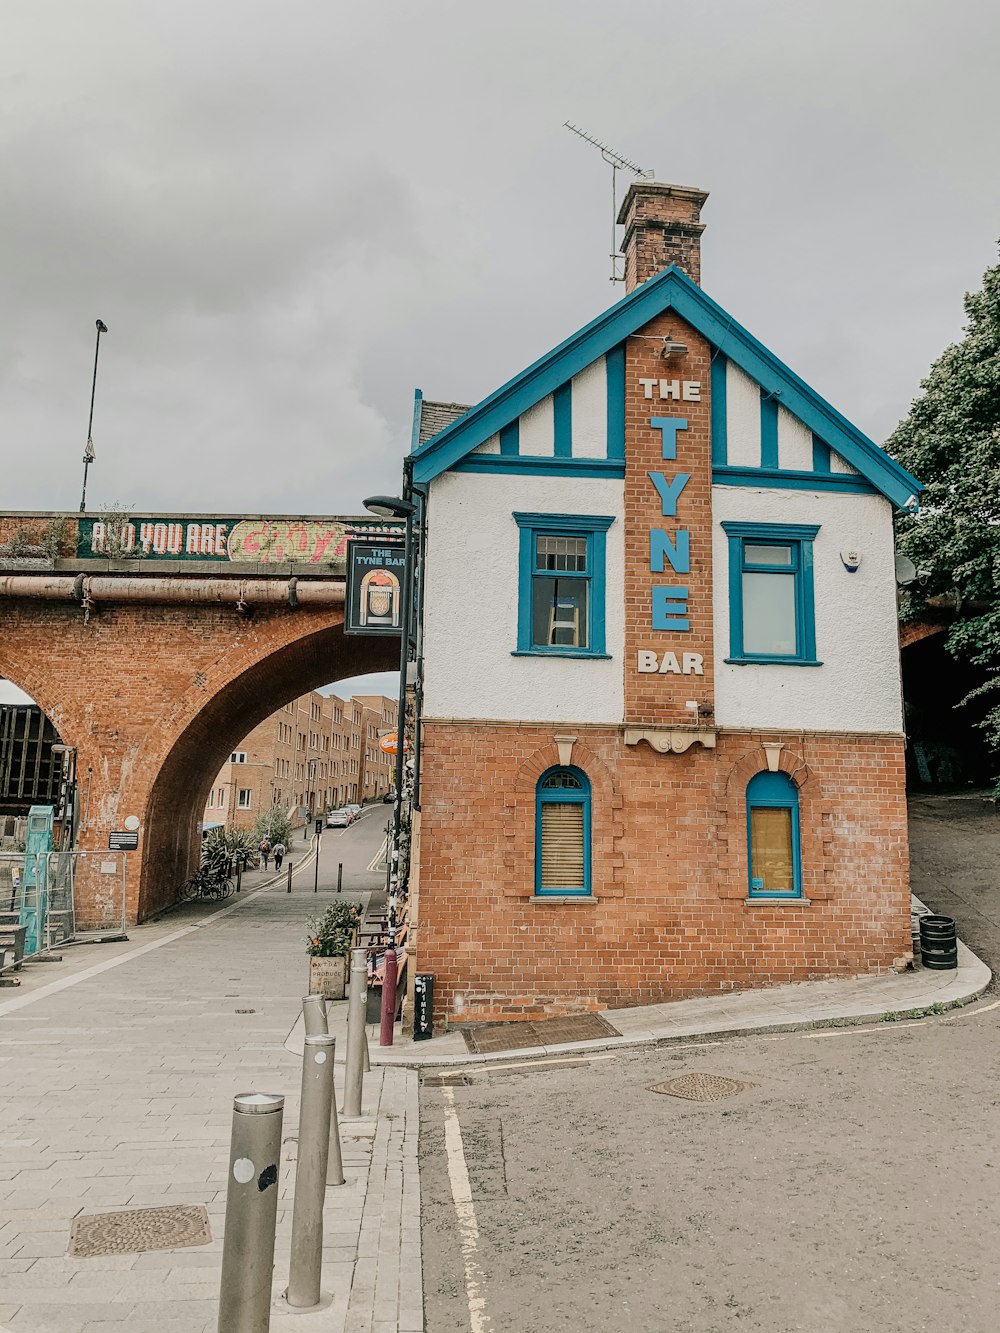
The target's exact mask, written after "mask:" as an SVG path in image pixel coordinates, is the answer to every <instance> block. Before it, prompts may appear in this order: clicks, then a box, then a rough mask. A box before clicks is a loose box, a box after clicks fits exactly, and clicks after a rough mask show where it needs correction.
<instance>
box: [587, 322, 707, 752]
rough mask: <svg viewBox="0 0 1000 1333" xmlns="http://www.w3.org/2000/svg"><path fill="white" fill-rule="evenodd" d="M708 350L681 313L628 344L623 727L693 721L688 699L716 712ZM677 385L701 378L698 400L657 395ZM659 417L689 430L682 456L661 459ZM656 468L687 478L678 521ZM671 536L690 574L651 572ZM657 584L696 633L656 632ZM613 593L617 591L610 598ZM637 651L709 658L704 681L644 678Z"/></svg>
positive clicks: (683, 434)
mask: <svg viewBox="0 0 1000 1333" xmlns="http://www.w3.org/2000/svg"><path fill="white" fill-rule="evenodd" d="M667 335H670V336H671V337H672V338H673V339H674V340H675V341H677V342H682V343H685V344H686V345H687V347H688V352H687V355H686V356H684V357H683V358H681V359H680V360H679V361H676V362H675V361H671V362H667V361H665V360H664V358H663V357H662V356H661V355H660V352H661V349H662V346H663V341H662V340H663V338H664V337H665V336H667ZM710 358H711V349H710V347H709V345H708V343H707V342H706V341H705V339H704V338H703V337H701V335H700V334H698V333H696V332H695V330H694V329H692V328H691V327H690V326H689V325H688V324H685V323H684V321H683V320H680V319H677V318H676V316H674V315H661V316H660V317H659V318H657V319H654V320H652V321H651V322H650V323H649V324H647V325H646V326H645V328H644V329H643V330H642V333H641V335H639V336H636V337H633V338H629V339H628V343H627V345H626V376H625V385H626V389H625V432H626V439H627V440H628V449H627V454H626V464H625V721H626V722H632V723H639V722H641V723H646V724H656V725H660V726H676V725H678V724H681V725H683V724H685V723H690V722H691V721H692V716H691V713H690V712H689V711H687V710H686V709H685V707H684V704H685V701H686V700H688V699H698V700H699V701H702V700H703V701H706V702H707V703H708V704H709V705H710V706H713V707H714V689H713V684H712V675H713V655H712V436H711V407H710V400H709V374H710V370H709V366H710ZM641 379H653V380H656V381H657V388H656V390H655V393H656V396H655V397H654V398H652V399H649V398H646V397H645V396H644V390H643V387H642V386H641V384H640V382H639V381H640V380H641ZM661 379H666V380H668V381H669V382H670V383H671V384H673V382H675V381H676V382H677V384H678V385H680V384H681V383H682V382H683V381H685V380H687V381H700V384H701V401H700V402H683V401H673V400H670V399H667V400H661V399H660V398H659V396H658V395H659V387H658V382H659V380H661ZM654 417H667V418H671V417H680V418H682V419H684V420H686V421H687V423H688V425H687V429H686V430H682V431H678V432H677V459H676V461H671V460H667V459H664V458H663V456H662V455H663V436H662V433H661V431H660V430H659V429H657V428H654V427H652V426H651V425H650V424H649V423H650V419H651V418H654ZM650 472H657V473H660V474H661V475H663V476H664V477H665V478H666V479H667V481H668V482H669V481H670V480H671V478H673V477H674V476H676V475H677V474H680V473H686V474H688V475H689V476H690V480H689V481H688V482H687V484H686V485H685V486H684V489H683V490H682V491H681V493H680V496H679V497H678V499H677V503H676V506H675V507H676V510H677V516H676V517H675V518H671V517H665V516H664V514H663V503H662V501H661V499H660V496H659V494H658V492H657V490H656V487H655V486H654V485H653V482H652V481H651V480H650V477H649V474H650ZM651 528H660V529H663V530H665V531H666V532H667V533H668V534H669V535H670V536H671V537H673V536H674V534H675V533H676V531H677V530H678V529H686V530H688V531H689V533H690V551H691V555H690V559H691V568H690V572H689V573H688V574H679V573H675V572H674V571H673V570H672V569H671V567H670V564H669V562H667V561H664V572H663V573H662V574H659V573H658V574H654V573H652V572H651V571H650V550H649V541H650V538H649V533H650V529H651ZM654 585H661V586H670V587H677V586H679V587H686V588H687V589H688V605H687V619H688V621H689V623H690V627H691V628H690V630H689V631H655V630H654V629H653V628H652V590H653V587H654ZM612 595H613V594H612ZM639 649H650V650H655V651H657V652H658V653H659V654H661V656H662V652H663V650H665V649H669V650H671V651H673V652H674V653H675V655H676V656H677V658H678V661H679V662H680V661H682V654H683V653H685V652H695V653H699V654H701V656H702V658H703V670H704V675H701V676H698V675H672V674H664V675H658V674H654V675H649V674H640V673H639V672H638V670H637V665H636V659H637V652H638V650H639Z"/></svg>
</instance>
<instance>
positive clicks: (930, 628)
mask: <svg viewBox="0 0 1000 1333" xmlns="http://www.w3.org/2000/svg"><path fill="white" fill-rule="evenodd" d="M948 629H951V625H950V624H942V623H941V622H940V621H936V620H914V621H911V622H910V623H909V624H906V625H900V627H899V647H900V651H902V650H903V649H904V648H909V647H911V646H912V645H913V644H915V643H920V642H921V641H922V640H923V639H929V638H931V637H932V636H933V635H935V634H944V632H945V631H946V630H948Z"/></svg>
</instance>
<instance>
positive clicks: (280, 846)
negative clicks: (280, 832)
mask: <svg viewBox="0 0 1000 1333" xmlns="http://www.w3.org/2000/svg"><path fill="white" fill-rule="evenodd" d="M271 850H272V851H273V852H274V868H275V870H280V869H281V863H282V861H283V860H284V859H285V844H284V843H283V842H276V843H275V844H274V846H273V848H272V849H271Z"/></svg>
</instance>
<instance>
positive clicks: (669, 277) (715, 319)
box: [413, 267, 923, 507]
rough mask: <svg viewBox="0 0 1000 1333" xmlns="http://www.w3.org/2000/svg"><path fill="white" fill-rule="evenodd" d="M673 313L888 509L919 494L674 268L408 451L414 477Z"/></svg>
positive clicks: (434, 470)
mask: <svg viewBox="0 0 1000 1333" xmlns="http://www.w3.org/2000/svg"><path fill="white" fill-rule="evenodd" d="M665 310H674V311H675V312H676V313H677V314H678V315H679V316H680V317H681V318H682V319H685V320H687V321H688V323H689V324H691V326H692V327H693V328H695V329H697V330H698V332H699V333H701V334H702V336H703V337H705V338H707V339H708V341H709V342H710V343H712V344H713V346H715V347H716V348H718V349H719V351H721V352H722V353H723V354H724V355H725V356H726V357H728V358H729V360H731V361H733V362H735V364H736V365H738V366H739V367H740V368H741V369H742V370H743V371H745V372H746V373H747V374H748V375H749V376H750V377H751V378H752V379H754V380H756V381H757V383H758V384H759V385H760V386H761V388H762V389H763V390H764V392H766V393H769V394H773V395H775V396H776V397H777V399H778V401H779V402H780V403H781V405H782V406H783V407H785V408H787V409H788V411H789V412H791V413H793V414H794V415H795V416H797V417H798V418H799V420H800V421H802V422H803V423H804V424H805V425H806V426H808V427H809V429H810V430H812V431H813V432H814V433H815V434H816V435H818V436H819V437H820V438H821V439H822V440H823V441H824V442H825V443H827V444H828V445H830V446H831V447H832V448H834V449H835V450H836V452H837V453H839V454H840V455H841V457H842V458H844V459H845V460H846V461H847V462H848V463H850V464H851V465H852V466H853V467H855V468H857V470H858V471H859V472H860V473H861V474H862V476H864V477H866V478H867V479H868V480H869V481H870V482H871V483H872V485H873V486H874V487H875V488H876V490H878V491H880V492H881V493H882V494H883V495H884V496H885V497H886V498H887V499H888V500H891V501H892V503H893V504H895V505H897V506H899V507H904V506H905V505H906V502H907V500H908V499H909V498H910V496H913V495H919V494H920V491H921V490H922V489H923V487H922V486H921V484H920V482H918V481H917V480H916V478H915V477H913V476H911V475H910V473H909V472H907V471H906V469H905V468H902V467H900V466H899V464H898V463H897V462H895V460H894V459H892V458H890V457H889V455H888V454H886V453H884V452H883V450H881V449H880V448H879V447H878V445H877V444H875V442H874V441H873V440H870V439H869V438H868V437H867V436H866V435H864V434H863V433H862V432H861V431H859V430H858V429H857V427H855V426H852V425H851V423H850V422H849V421H848V420H847V418H846V417H844V416H842V415H841V413H840V412H838V411H837V409H836V408H835V407H832V406H831V405H830V404H829V403H828V402H827V401H826V400H825V399H824V398H821V397H820V395H819V394H818V393H816V392H815V391H814V390H812V389H810V388H809V386H808V385H807V384H806V383H805V381H804V380H801V379H800V378H799V377H798V375H796V374H795V372H794V371H792V370H790V369H789V368H788V366H786V365H785V364H784V363H783V362H782V361H780V360H779V359H778V358H777V357H776V356H774V355H773V353H771V352H769V351H768V350H767V348H766V347H765V346H764V345H763V344H762V343H760V342H758V341H757V339H756V338H755V337H754V336H753V335H752V334H751V333H749V332H748V331H747V330H746V329H745V328H743V326H742V325H741V324H737V322H736V321H735V320H734V319H733V318H732V317H731V316H730V315H728V314H727V313H726V312H725V311H724V310H723V309H722V307H721V306H720V305H717V304H716V302H715V301H713V300H712V298H711V297H710V296H707V295H706V294H705V292H703V291H702V289H701V288H700V287H698V286H696V285H695V284H694V283H693V282H692V281H691V279H690V278H688V277H686V276H685V275H684V274H683V273H682V272H681V271H680V269H678V268H675V267H671V268H667V269H664V270H663V272H662V273H658V274H657V275H656V277H655V278H650V279H649V280H648V281H647V282H644V283H641V284H640V285H639V286H638V287H637V288H636V289H635V291H633V292H631V293H630V294H629V295H628V296H626V297H624V299H623V300H621V301H619V302H618V303H617V304H616V305H613V306H612V307H611V308H610V310H606V311H604V313H603V314H601V315H598V316H597V318H596V319H593V320H591V322H590V323H589V324H586V325H584V327H583V328H582V329H580V330H578V332H576V333H574V334H573V335H572V336H571V337H569V338H567V339H565V340H564V341H563V342H561V343H560V344H559V345H558V347H555V348H553V349H552V351H551V352H548V353H547V354H546V355H545V356H543V357H541V358H540V359H539V360H538V361H535V362H533V363H532V364H531V365H530V366H528V367H527V369H526V370H523V371H522V372H521V373H520V374H519V375H517V376H515V377H514V379H512V380H509V381H508V382H507V383H506V384H504V385H502V386H501V387H500V388H499V389H497V390H496V391H495V392H494V393H492V394H490V395H489V397H488V398H484V399H483V401H482V402H481V403H479V404H478V405H477V406H475V407H473V408H470V409H469V411H468V412H466V414H465V416H463V417H461V418H460V419H459V420H458V421H456V422H454V423H453V424H452V425H451V426H448V427H447V428H446V429H445V430H443V431H440V432H439V433H438V434H437V435H435V436H434V438H433V439H430V440H428V441H427V443H426V444H424V445H422V446H420V448H418V449H417V450H415V452H414V455H413V479H414V481H415V482H418V483H420V482H428V481H432V480H433V479H434V478H435V477H436V476H438V475H439V474H440V473H442V472H444V471H446V470H447V469H448V468H451V467H454V465H455V464H456V463H457V462H458V461H459V460H460V459H462V458H464V457H465V456H466V455H467V454H469V453H471V451H472V450H473V449H475V448H476V447H477V446H478V445H480V444H482V443H483V442H484V441H486V440H488V439H489V438H490V436H491V435H495V434H497V432H498V431H500V430H501V428H502V427H503V426H505V425H507V423H508V422H510V421H512V420H513V419H514V418H515V417H519V416H520V415H521V414H522V413H523V412H526V411H527V410H528V409H529V408H530V407H533V406H534V405H535V404H536V403H538V402H540V401H541V400H542V399H543V398H545V397H547V396H548V395H549V394H550V393H553V392H554V391H555V390H556V389H558V388H559V386H560V385H562V384H565V383H566V381H567V380H569V379H572V377H573V376H574V375H577V374H579V373H580V371H581V370H583V369H584V368H585V367H587V366H589V365H590V364H591V363H592V362H593V361H596V360H597V358H598V357H599V356H605V355H607V353H608V352H609V351H610V350H611V349H612V348H613V347H615V346H617V344H618V343H620V342H623V341H624V339H626V338H627V337H629V335H630V334H633V333H635V332H636V331H637V330H638V329H641V328H642V327H643V326H644V325H645V324H648V323H649V321H650V320H651V319H653V318H655V316H656V315H659V314H662V313H663V311H665Z"/></svg>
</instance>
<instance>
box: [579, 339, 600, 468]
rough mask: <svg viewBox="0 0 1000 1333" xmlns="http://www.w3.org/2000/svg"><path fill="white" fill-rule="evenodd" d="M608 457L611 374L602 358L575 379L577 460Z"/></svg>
mask: <svg viewBox="0 0 1000 1333" xmlns="http://www.w3.org/2000/svg"><path fill="white" fill-rule="evenodd" d="M607 456H608V372H607V368H606V366H605V364H604V357H603V356H599V357H598V358H597V360H596V361H594V362H592V363H591V364H590V365H589V366H588V367H587V369H586V370H581V371H580V373H579V375H575V376H574V377H573V457H574V458H607Z"/></svg>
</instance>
